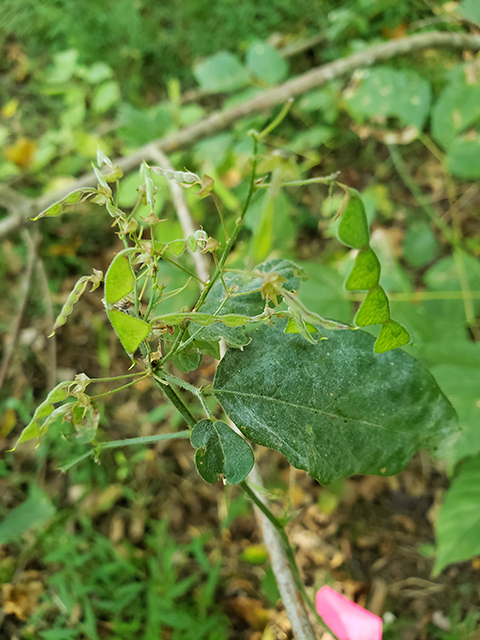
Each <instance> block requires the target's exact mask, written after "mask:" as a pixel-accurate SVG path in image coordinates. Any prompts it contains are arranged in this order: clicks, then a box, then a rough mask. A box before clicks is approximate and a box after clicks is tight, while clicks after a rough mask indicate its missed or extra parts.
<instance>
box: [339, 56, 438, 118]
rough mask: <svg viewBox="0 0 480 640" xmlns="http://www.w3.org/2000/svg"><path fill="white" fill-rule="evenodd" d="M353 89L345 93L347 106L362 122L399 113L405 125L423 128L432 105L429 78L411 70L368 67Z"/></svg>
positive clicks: (362, 72) (360, 75)
mask: <svg viewBox="0 0 480 640" xmlns="http://www.w3.org/2000/svg"><path fill="white" fill-rule="evenodd" d="M359 77H360V80H359V82H358V84H357V86H355V87H354V88H353V89H352V88H350V89H347V91H346V92H345V105H346V107H347V110H348V111H349V112H350V114H351V115H352V116H353V117H354V118H355V119H356V120H358V121H359V122H363V121H364V120H365V119H366V118H371V117H378V116H386V117H389V116H396V117H397V118H398V119H399V120H400V121H401V123H402V124H404V125H413V126H414V127H416V128H417V129H422V127H423V125H424V123H425V120H426V117H427V115H428V110H429V108H430V100H431V93H432V92H431V88H430V83H429V82H428V80H425V79H424V78H422V77H421V76H420V75H419V74H418V73H417V72H416V71H413V70H412V69H408V70H402V71H400V70H397V69H393V68H392V67H376V68H375V69H365V70H364V71H361V72H360V73H359Z"/></svg>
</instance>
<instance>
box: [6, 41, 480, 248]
mask: <svg viewBox="0 0 480 640" xmlns="http://www.w3.org/2000/svg"><path fill="white" fill-rule="evenodd" d="M433 47H447V48H452V49H471V50H475V51H476V50H479V49H480V35H468V34H463V33H445V32H441V31H432V32H429V33H421V34H418V35H414V36H406V37H405V38H399V39H398V40H391V41H389V42H382V43H380V44H376V45H373V46H372V47H368V48H367V49H365V50H364V51H361V52H359V53H355V54H353V55H351V56H347V57H346V58H340V59H339V60H335V61H334V62H329V63H328V64H324V65H322V66H320V67H316V68H315V69H312V70H311V71H307V72H306V73H303V74H301V75H299V76H297V77H296V78H292V79H291V80H287V82H284V83H283V84H281V85H279V86H278V87H273V88H272V89H267V90H266V91H263V92H262V93H260V94H257V95H256V96H255V97H253V98H251V99H250V100H246V101H245V102H242V103H241V104H238V105H235V106H233V107H230V109H225V110H221V111H216V112H214V113H212V114H210V115H209V116H206V117H205V118H202V119H201V120H199V121H198V122H195V123H194V124H192V125H190V126H189V127H186V128H185V129H182V130H180V131H178V132H176V133H172V134H170V135H169V136H165V137H164V138H161V139H160V140H155V141H154V142H150V143H148V144H146V145H144V146H143V147H140V149H138V150H137V151H135V153H133V154H131V155H130V156H127V157H125V158H119V159H117V160H114V163H115V164H118V166H119V167H120V168H121V169H122V170H123V171H124V172H125V173H126V172H128V171H131V170H132V169H134V168H135V167H138V166H139V165H140V163H141V162H142V160H144V159H146V158H149V157H151V155H152V152H155V150H156V149H160V150H161V151H163V152H165V153H171V152H172V151H175V150H176V149H179V148H182V147H186V146H189V145H191V144H193V143H195V142H197V141H198V140H201V139H203V138H206V137H208V136H209V135H212V134H213V133H216V132H218V131H221V130H223V129H226V128H227V127H228V126H230V125H231V124H233V123H234V122H236V121H237V120H240V119H241V118H244V117H246V116H251V115H253V114H256V113H260V112H262V111H269V110H271V109H272V108H273V107H275V106H277V105H279V104H282V103H284V102H285V101H286V100H288V99H289V98H294V97H296V96H299V95H301V94H303V93H305V92H307V91H311V90H312V89H315V88H317V87H320V86H321V85H323V84H325V83H327V82H330V81H331V80H334V79H335V78H340V77H342V76H344V75H347V74H349V73H352V72H353V71H355V69H359V68H362V67H369V66H372V65H374V64H376V63H377V62H381V61H383V60H388V59H390V58H393V57H395V56H399V55H405V54H409V53H413V52H415V51H421V50H423V49H429V48H433ZM95 184H96V177H95V174H94V173H93V172H89V173H86V174H85V175H83V176H81V177H80V178H78V179H77V180H76V181H75V182H72V183H71V184H70V185H69V186H68V187H67V188H63V189H60V190H58V191H55V192H52V193H48V194H45V195H44V196H41V197H40V198H37V199H36V200H34V201H32V202H33V203H34V205H35V207H36V208H37V210H39V211H42V210H43V209H46V208H47V207H49V206H50V205H51V204H53V203H54V202H57V200H61V199H62V198H63V197H64V196H66V195H67V194H68V193H70V191H73V190H74V189H81V188H83V187H89V186H94V185H95ZM10 218H11V219H10ZM10 218H6V219H5V220H2V221H0V237H1V236H2V235H5V233H8V232H9V231H12V230H13V229H16V228H17V227H18V226H19V225H20V224H21V223H22V220H21V218H20V217H19V215H17V214H15V216H11V217H10ZM2 223H3V224H2ZM5 229H6V231H5Z"/></svg>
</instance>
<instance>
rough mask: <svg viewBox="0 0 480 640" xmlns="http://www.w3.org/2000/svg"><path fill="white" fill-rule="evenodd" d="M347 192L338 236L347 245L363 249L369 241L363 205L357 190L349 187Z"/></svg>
mask: <svg viewBox="0 0 480 640" xmlns="http://www.w3.org/2000/svg"><path fill="white" fill-rule="evenodd" d="M349 192H350V193H349V197H348V202H347V206H346V207H345V211H344V212H343V213H342V217H341V218H340V223H339V225H338V237H339V239H340V240H341V242H343V243H344V244H346V245H347V246H348V247H352V248H353V249H364V248H366V247H368V244H369V242H370V234H369V231H368V222H367V216H366V214H365V207H364V206H363V202H362V199H361V198H360V194H359V193H358V191H356V190H355V189H349Z"/></svg>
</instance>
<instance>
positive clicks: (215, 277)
mask: <svg viewBox="0 0 480 640" xmlns="http://www.w3.org/2000/svg"><path fill="white" fill-rule="evenodd" d="M257 151H258V137H257V136H256V135H254V136H253V164H252V173H251V176H250V186H249V189H248V195H247V198H246V200H245V204H244V205H243V209H242V212H241V214H240V216H239V218H238V219H237V223H236V225H235V229H234V230H233V233H232V237H231V238H230V240H229V241H228V242H227V246H226V247H225V251H224V252H223V253H222V255H221V257H220V260H219V261H218V265H217V268H216V269H215V272H214V274H213V276H212V278H211V280H210V282H209V283H208V284H207V286H206V287H205V289H204V290H203V291H202V295H201V296H200V298H199V299H198V302H197V304H196V305H195V311H198V310H199V309H200V307H201V306H202V305H203V304H204V303H205V300H206V298H207V296H208V294H209V293H210V291H211V289H212V287H213V285H214V284H215V282H216V281H217V280H218V278H219V276H220V274H221V273H222V270H223V266H224V264H225V262H226V260H227V257H228V255H229V253H230V251H231V250H232V248H233V245H234V244H235V241H236V239H237V237H238V234H239V232H240V229H241V228H242V226H243V221H244V218H245V214H246V213H247V211H248V207H249V206H250V200H251V199H252V196H253V194H254V192H255V176H256V171H257Z"/></svg>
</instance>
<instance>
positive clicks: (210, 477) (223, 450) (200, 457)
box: [190, 420, 255, 484]
mask: <svg viewBox="0 0 480 640" xmlns="http://www.w3.org/2000/svg"><path fill="white" fill-rule="evenodd" d="M190 440H191V443H192V446H193V447H195V449H197V453H196V454H195V464H196V466H197V470H198V473H199V474H200V475H201V476H202V478H203V479H204V480H206V481H207V482H210V483H211V484H214V483H215V482H217V480H218V476H219V475H223V476H225V479H226V481H227V482H228V484H238V483H239V482H242V480H244V479H245V478H246V477H247V476H248V474H249V473H250V471H251V470H252V467H253V464H254V462H255V458H254V455H253V451H252V449H251V447H250V445H249V444H248V442H245V440H244V439H243V438H242V437H241V436H239V435H238V434H237V433H235V431H233V429H231V428H230V427H229V426H228V424H225V423H224V422H219V421H214V420H202V421H201V422H198V423H197V424H196V425H195V427H194V428H193V430H192V435H191V438H190Z"/></svg>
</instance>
